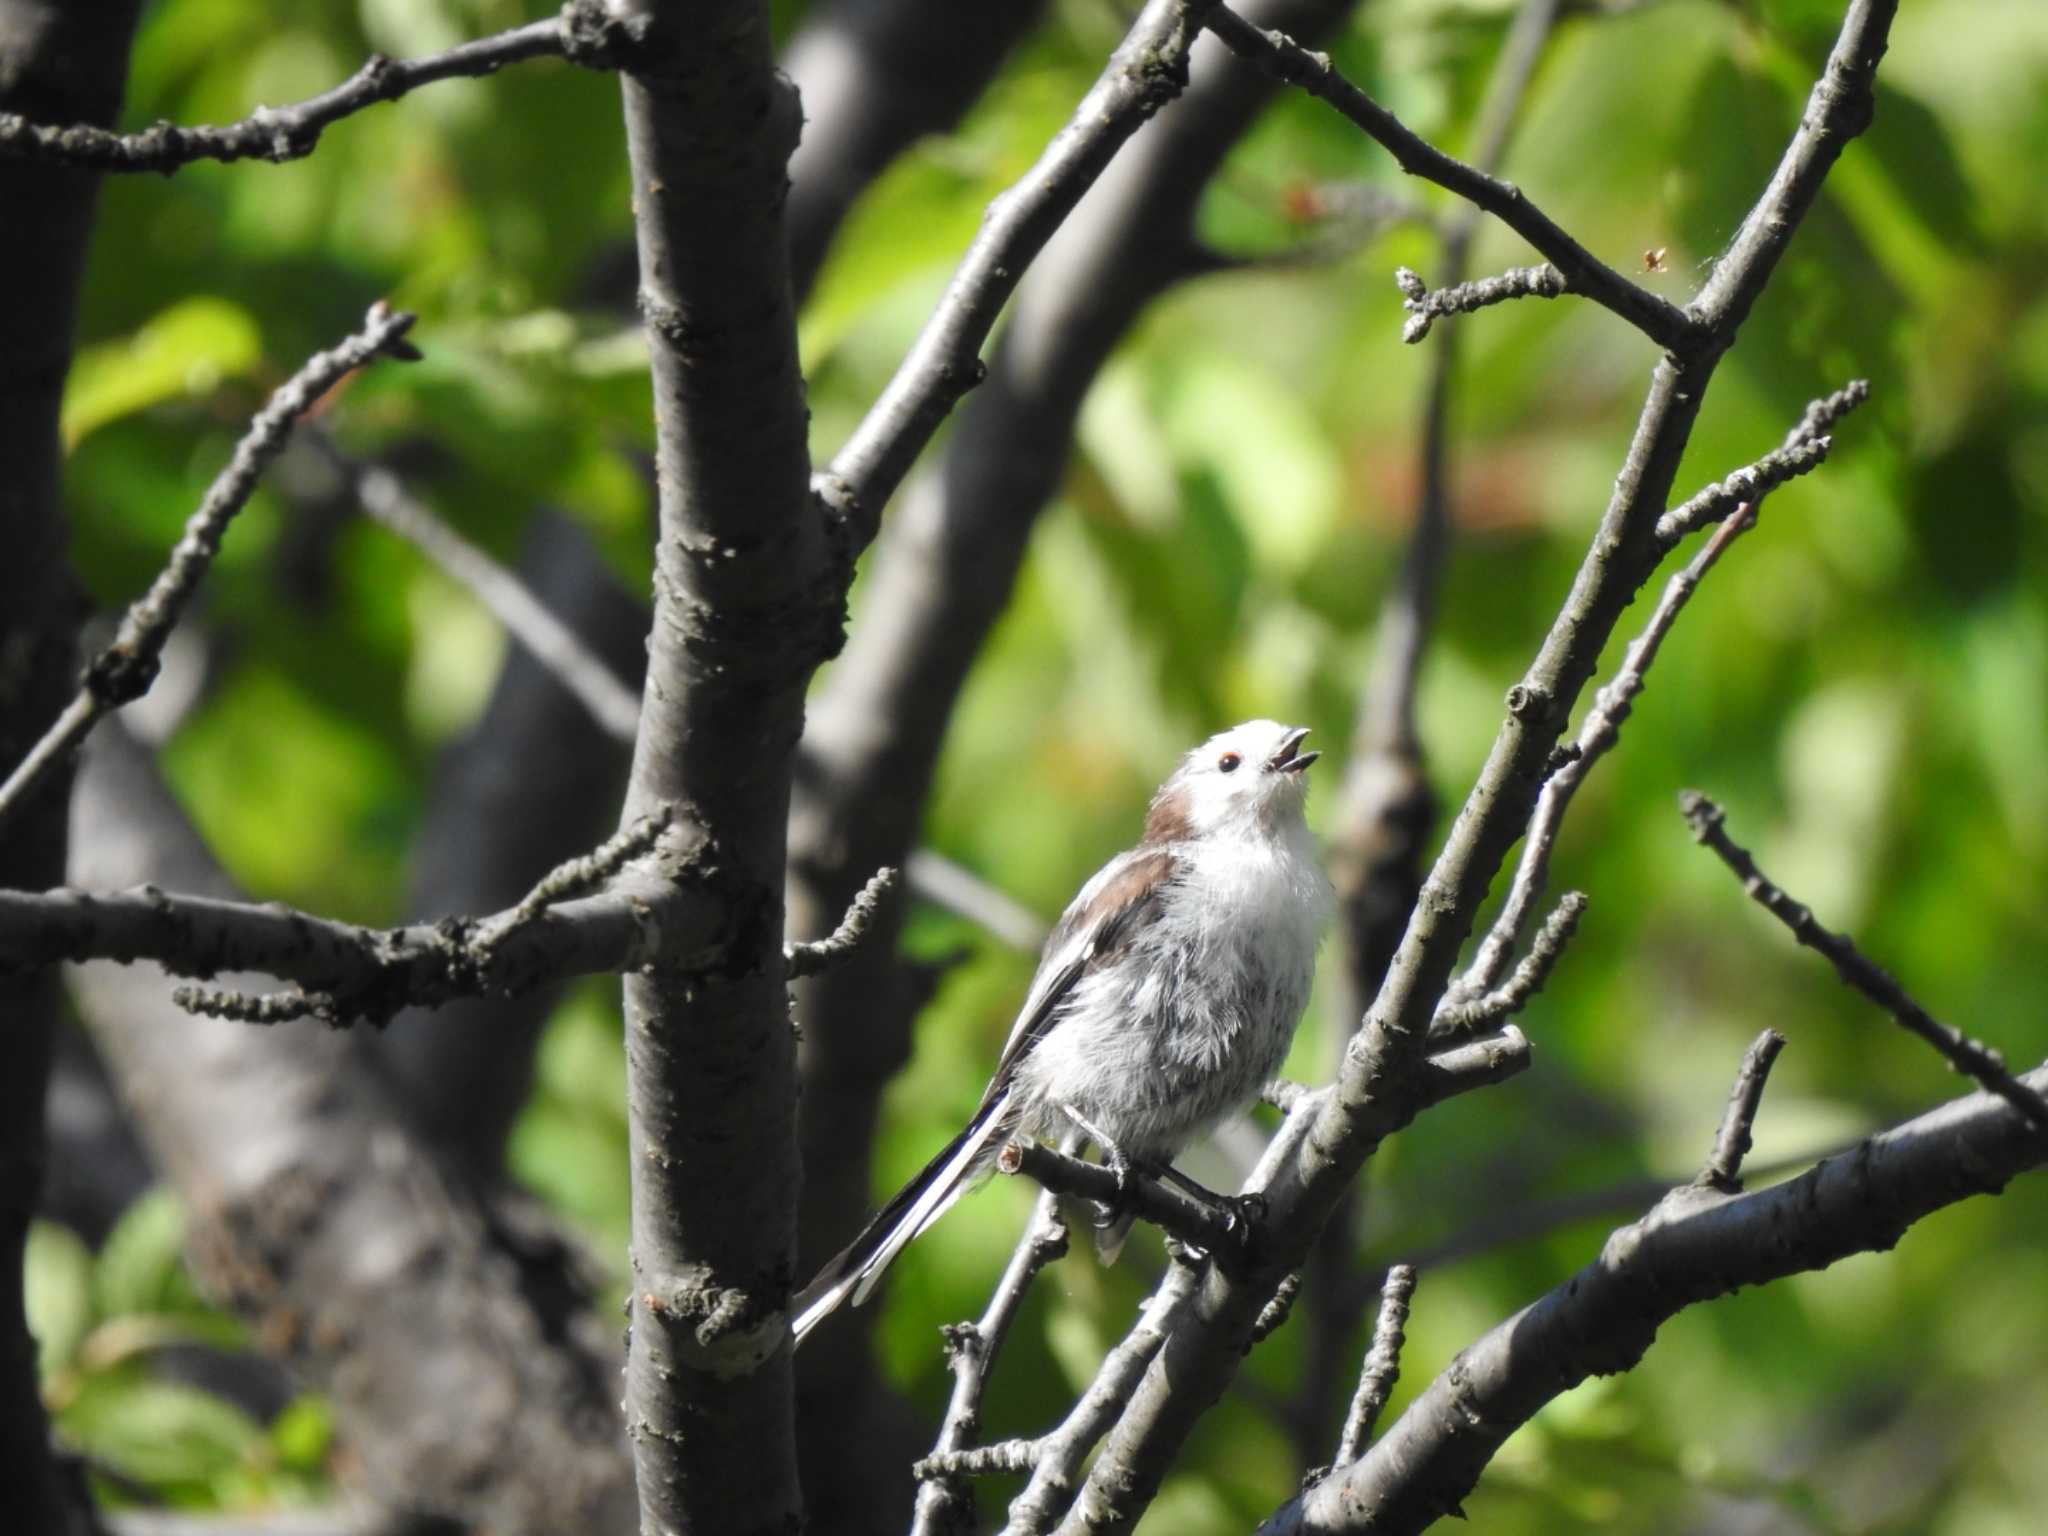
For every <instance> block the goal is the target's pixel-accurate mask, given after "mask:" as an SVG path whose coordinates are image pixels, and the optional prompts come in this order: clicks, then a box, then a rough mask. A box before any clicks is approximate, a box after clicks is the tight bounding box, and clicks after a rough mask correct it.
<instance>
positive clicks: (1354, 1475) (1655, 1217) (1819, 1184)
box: [1260, 1068, 2048, 1536]
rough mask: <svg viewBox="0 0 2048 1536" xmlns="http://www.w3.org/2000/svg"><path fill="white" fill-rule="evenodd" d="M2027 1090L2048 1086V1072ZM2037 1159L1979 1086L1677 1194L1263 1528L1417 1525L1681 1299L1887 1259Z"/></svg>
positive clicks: (1469, 1352) (1638, 1349) (2028, 1129)
mask: <svg viewBox="0 0 2048 1536" xmlns="http://www.w3.org/2000/svg"><path fill="white" fill-rule="evenodd" d="M2024 1086H2026V1087H2027V1088H2028V1090H2029V1091H2030V1092H2033V1093H2035V1094H2039V1093H2040V1092H2041V1091H2043V1090H2044V1089H2048V1068H2044V1069H2041V1070H2037V1071H2035V1072H2033V1073H2030V1074H2029V1075H2028V1078H2027V1079H2026V1082H2025V1084H2024ZM2044 1157H2048V1147H2044V1144H2043V1142H2042V1140H2041V1138H2040V1137H2039V1136H2038V1135H2037V1134H2036V1133H2035V1131H2034V1128H2033V1127H2032V1126H2031V1125H2029V1124H2028V1122H2027V1121H2026V1120H2024V1119H2023V1118H2021V1117H2020V1116H2019V1115H2018V1114H2016V1113H2015V1112H2014V1111H2013V1110H2012V1108H2011V1107H2010V1106H2009V1105H2007V1104H2006V1103H2005V1102H2004V1101H2002V1100H2001V1099H1998V1098H1996V1097H1993V1096H1991V1095H1988V1094H1973V1095H1971V1096H1970V1097H1968V1098H1963V1099H1958V1100H1956V1101H1954V1102H1952V1103H1950V1104H1946V1105H1944V1106H1942V1107H1941V1108H1940V1109H1937V1110H1934V1111H1933V1112H1932V1113H1930V1114H1926V1115H1922V1116H1920V1117H1919V1118H1918V1119H1916V1120H1911V1121H1908V1122H1907V1123H1906V1124H1904V1125H1901V1126H1898V1127H1896V1128H1894V1129H1892V1130H1889V1131H1885V1132H1882V1133H1880V1134H1879V1135H1876V1136H1873V1137H1871V1138H1870V1139H1869V1140H1867V1141H1864V1142H1861V1143H1859V1144H1858V1145H1857V1146H1856V1148H1855V1149H1854V1150H1852V1151H1851V1152H1848V1153H1846V1154H1844V1155H1843V1156H1840V1157H1832V1158H1829V1159H1827V1160H1826V1161H1825V1162H1823V1163H1821V1164H1819V1165H1818V1166H1817V1167H1815V1168H1813V1169H1811V1170H1810V1171H1809V1172H1807V1173H1805V1174H1803V1175H1801V1176H1800V1177H1799V1178H1796V1179H1791V1180H1788V1181H1787V1182H1785V1183H1783V1184H1776V1185H1773V1186H1772V1187H1770V1188H1769V1189H1764V1190H1759V1191H1756V1192H1754V1193H1750V1194H1739V1195H1738V1194H1727V1193H1723V1192H1720V1191H1717V1190H1714V1189H1710V1188H1705V1187H1702V1186H1700V1185H1698V1184H1692V1185H1686V1186H1682V1187H1680V1188H1678V1189H1675V1190H1673V1191H1672V1192H1671V1193H1670V1194H1668V1195H1666V1196H1665V1197H1664V1198H1663V1199H1662V1200H1661V1201H1659V1202H1658V1204H1657V1205H1656V1207H1655V1208H1654V1209H1652V1210H1651V1211H1650V1213H1649V1214H1648V1215H1646V1216H1645V1217H1643V1219H1642V1220H1640V1221H1638V1222H1636V1223H1635V1224H1634V1225H1632V1226H1627V1227H1623V1228H1621V1229H1620V1230H1618V1231H1616V1232H1615V1233H1614V1234H1613V1235H1612V1236H1610V1237H1609V1238H1608V1240H1607V1243H1606V1246H1605V1247H1604V1248H1603V1249H1602V1251H1601V1254H1600V1257H1599V1258H1598V1259H1596V1260H1594V1261H1593V1263H1592V1264H1590V1265H1588V1266H1587V1267H1586V1268H1585V1269H1583V1270H1581V1271H1580V1272H1579V1273H1578V1274H1576V1275H1574V1276H1572V1277H1571V1279H1569V1280H1567V1281H1565V1282H1564V1283H1563V1284H1562V1285H1559V1286H1558V1287H1556V1288H1555V1289H1554V1290H1552V1291H1551V1292H1550V1293H1549V1294H1548V1295H1546V1296H1544V1297H1543V1298H1542V1299H1541V1300H1539V1301H1537V1302H1536V1303H1534V1304H1533V1305H1532V1306H1529V1307H1526V1308H1524V1309H1523V1310H1522V1311H1521V1312H1519V1313H1517V1314H1516V1315H1515V1316H1514V1317H1512V1318H1510V1319H1508V1321H1506V1322H1504V1323H1502V1324H1501V1325H1500V1326H1498V1327H1497V1328H1495V1329H1494V1330H1493V1331H1492V1332H1491V1333H1489V1334H1487V1335H1486V1336H1485V1337H1484V1338H1482V1339H1480V1340H1479V1341H1478V1342H1477V1343H1475V1344H1473V1345H1472V1346H1471V1347H1470V1348H1468V1349H1466V1350H1465V1351H1464V1352H1463V1353H1461V1354H1460V1355H1459V1356H1458V1358H1457V1359H1456V1360H1455V1361H1453V1362H1452V1364H1451V1366H1450V1367H1449V1368H1448V1369H1447V1370H1446V1371H1445V1372H1444V1373H1443V1374H1442V1375H1441V1376H1439V1377H1438V1378H1437V1379H1436V1380H1435V1381H1434V1382H1432V1383H1431V1384H1430V1385H1429V1387H1428V1388H1426V1389H1425V1390H1424V1391H1423V1393H1422V1394H1421V1395H1420V1396H1419V1397H1418V1398H1417V1399H1416V1400H1415V1401H1414V1402H1413V1403H1411V1404H1410V1405H1409V1407H1408V1411H1407V1412H1406V1413H1404V1414H1402V1416H1401V1418H1400V1420H1399V1422H1397V1423H1396V1424H1395V1425H1394V1427H1393V1428H1392V1429H1391V1430H1389V1431H1388V1432H1387V1434H1386V1435H1385V1436H1383V1437H1382V1438H1381V1440H1380V1442H1379V1444H1378V1445H1376V1446H1374V1447H1373V1448H1372V1450H1371V1451H1370V1452H1369V1453H1368V1454H1367V1455H1366V1456H1365V1457H1364V1458H1363V1459H1361V1460H1359V1461H1356V1462H1353V1463H1351V1464H1350V1465H1349V1466H1346V1467H1340V1468H1338V1469H1337V1470H1336V1471H1335V1472H1333V1473H1332V1474H1331V1475H1330V1477H1329V1478H1328V1479H1327V1480H1325V1481H1324V1482H1322V1483H1320V1484H1318V1485H1317V1486H1316V1487H1315V1488H1314V1489H1312V1490H1310V1491H1309V1492H1307V1493H1305V1494H1303V1495H1302V1496H1301V1497H1299V1498H1297V1499H1295V1500H1292V1501H1291V1502H1289V1503H1288V1504H1287V1505H1286V1506H1284V1507H1283V1508H1282V1509H1280V1510H1279V1511H1277V1512H1276V1513H1275V1514H1274V1515H1273V1516H1272V1518H1271V1519H1269V1520H1268V1521H1267V1522H1266V1524H1265V1525H1263V1526H1262V1527H1260V1531H1261V1536H1292V1533H1295V1532H1308V1531H1314V1532H1317V1533H1321V1536H1336V1533H1345V1536H1365V1533H1367V1532H1370V1533H1373V1536H1397V1533H1406V1532H1412V1531H1420V1530H1422V1529H1423V1528H1424V1527H1426V1526H1427V1525H1429V1524H1430V1523H1432V1522H1433V1521H1435V1520H1436V1519H1437V1518H1438V1517H1439V1516H1441V1515H1444V1514H1447V1513H1451V1512H1454V1511H1455V1510H1456V1509H1457V1506H1458V1503H1459V1501H1460V1500H1461V1499H1463V1498H1464V1497H1465V1495H1466V1494H1467V1493H1469V1492H1470V1491H1471V1490H1472V1488H1473V1486H1474V1485H1475V1484H1476V1483H1477V1482H1478V1479H1479V1475H1480V1473H1481V1472H1482V1471H1483V1470H1484V1468H1485V1466H1486V1464H1487V1462H1488V1461H1490V1460H1491V1459H1492V1457H1493V1455H1494V1453H1495V1452H1496V1451H1498V1450H1499V1449H1500V1447H1501V1445H1502V1444H1503V1443H1504V1442H1505V1441H1506V1440H1507V1438H1508V1436H1509V1435H1511V1434H1513V1433H1514V1431H1515V1430H1516V1429H1518V1428H1519V1427H1521V1425H1523V1424H1524V1423H1526V1422H1528V1420H1529V1419H1530V1418H1531V1417H1532V1416H1533V1415H1534V1414H1535V1413H1536V1412H1537V1411H1538V1410H1539V1409H1540V1408H1542V1407H1543V1405H1544V1404H1545V1403H1548V1402H1550V1401H1551V1400H1552V1399H1553V1398H1555V1397H1557V1396H1559V1395H1560V1394H1562V1393H1564V1392H1566V1391H1569V1390H1570V1389H1571V1388H1572V1387H1575V1386H1577V1385H1578V1384H1579V1383H1580V1382H1581V1381H1584V1380H1585V1379H1586V1378H1587V1377H1588V1376H1593V1375H1612V1374H1615V1373H1617V1372H1620V1371H1625V1370H1628V1369H1629V1368H1631V1367H1632V1366H1634V1365H1635V1364H1636V1363H1637V1362H1638V1361H1639V1360H1640V1359H1641V1358H1642V1356H1643V1353H1644V1351H1645V1350H1647V1349H1648V1348H1649V1346H1650V1343H1651V1341H1652V1340H1653V1339H1654V1338H1655V1337H1656V1332H1657V1329H1658V1327H1659V1326H1660V1325H1662V1324H1663V1323H1664V1321H1665V1320H1666V1319H1668V1318H1670V1317H1672V1316H1674V1315H1675V1314H1676V1313H1678V1312H1679V1311H1681V1310H1683V1309H1684V1308H1685V1307H1688V1306H1691V1305H1693V1304H1694V1303H1696V1302H1701V1301H1707V1300H1710V1299H1712V1298H1714V1297H1717V1296H1725V1295H1728V1294H1730V1293H1731V1292H1733V1291H1735V1290H1737V1289H1739V1288H1740V1287H1743V1286H1749V1285H1762V1284H1765V1283H1767V1282H1769V1281H1772V1280H1776V1279H1780V1278H1782V1277H1784V1276H1786V1275H1790V1274H1797V1273H1800V1272H1802V1271H1807V1270H1818V1269H1825V1268H1826V1267H1827V1266H1828V1265H1830V1264H1833V1263H1836V1262H1838V1261H1839V1260H1841V1259H1844V1258H1847V1257H1848V1256H1849V1255H1850V1254H1854V1253H1868V1252H1882V1251H1884V1250H1886V1249H1889V1248H1891V1247H1892V1246H1893V1245H1894V1244H1896V1243H1897V1242H1898V1240H1899V1238H1900V1237H1901V1236H1902V1235H1903V1234H1904V1233H1905V1231H1906V1229H1907V1228H1908V1227H1910V1226H1911V1225H1912V1224H1913V1223H1914V1222H1915V1221H1918V1220H1919V1219H1920V1218H1921V1217H1923V1216H1926V1215H1928V1214H1929V1213H1930V1212H1933V1211H1936V1210H1939V1209H1941V1208H1942V1207H1944V1206H1948V1205H1952V1204H1955V1203H1956V1202H1958V1201H1960V1200H1963V1199H1965V1198H1967V1197H1968V1196H1970V1195H1975V1194H1994V1193H1996V1192H1997V1191H1998V1190H2000V1189H2002V1188H2003V1187H2004V1186H2005V1184H2006V1182H2007V1181H2008V1180H2009V1179H2011V1178H2012V1177H2013V1176H2014V1175H2015V1174H2018V1173H2021V1172H2023V1171H2025V1170H2027V1169H2030V1168H2034V1167H2038V1166H2039V1165H2040V1164H2041V1162H2042V1161H2043V1159H2044Z"/></svg>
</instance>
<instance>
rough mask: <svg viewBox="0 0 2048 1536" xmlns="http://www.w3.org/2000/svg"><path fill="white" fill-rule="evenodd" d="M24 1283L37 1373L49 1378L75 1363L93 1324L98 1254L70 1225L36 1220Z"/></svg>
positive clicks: (26, 1309) (30, 1229)
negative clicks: (95, 1256)
mask: <svg viewBox="0 0 2048 1536" xmlns="http://www.w3.org/2000/svg"><path fill="white" fill-rule="evenodd" d="M22 1285H23V1287H24V1290H25V1295H24V1298H23V1310H24V1311H25V1312H26V1313H27V1314H28V1331H29V1333H30V1334H31V1335H32V1336H33V1337H34V1338H35V1341H36V1369H37V1371H38V1372H39V1373H40V1374H41V1375H42V1376H43V1377H45V1378H47V1377H49V1376H50V1375H52V1374H53V1373H54V1372H56V1371H58V1370H60V1369H62V1368H63V1367H64V1366H65V1365H67V1364H68V1363H69V1362H70V1360H71V1357H72V1356H73V1355H74V1354H76V1353H77V1350H78V1343H79V1340H81V1339H83V1338H84V1337H85V1334H86V1330H87V1329H89V1328H90V1327H91V1326H92V1254H91V1252H90V1251H89V1250H88V1249H87V1248H86V1246H85V1244H84V1243H83V1242H81V1241H80V1240H79V1238H78V1234H77V1233H75V1232H73V1231H72V1230H71V1229H70V1228H69V1227H60V1226H58V1225H56V1224H55V1223H54V1222H48V1221H38V1222H32V1223H31V1224H30V1226H29V1229H28V1254H27V1257H26V1259H25V1260H24V1263H23V1272H22Z"/></svg>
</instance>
